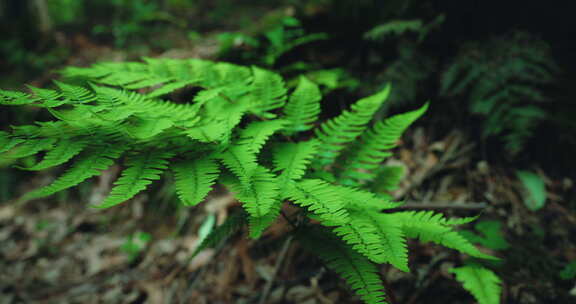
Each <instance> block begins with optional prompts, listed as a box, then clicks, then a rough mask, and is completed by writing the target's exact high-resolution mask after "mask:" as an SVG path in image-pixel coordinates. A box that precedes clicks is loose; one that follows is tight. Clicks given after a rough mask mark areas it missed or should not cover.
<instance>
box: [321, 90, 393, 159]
mask: <svg viewBox="0 0 576 304" xmlns="http://www.w3.org/2000/svg"><path fill="white" fill-rule="evenodd" d="M389 93H390V86H387V87H386V88H385V89H384V90H382V91H380V92H378V93H376V94H374V95H372V96H369V97H366V98H362V99H360V100H358V101H357V102H356V103H355V104H353V105H352V109H351V111H344V112H343V113H342V114H340V115H339V116H337V117H335V118H333V119H331V120H329V121H327V122H324V123H322V124H321V125H320V127H319V128H318V129H316V136H317V137H318V139H320V142H321V143H322V144H321V145H320V150H319V153H318V156H319V159H318V163H319V164H320V165H321V166H325V165H329V164H332V163H333V162H334V160H335V159H336V158H337V157H338V155H339V154H340V151H341V150H342V149H344V148H345V147H346V144H348V143H350V142H352V141H353V140H354V139H356V137H358V136H359V135H360V134H362V132H364V129H365V128H366V125H367V124H368V122H369V121H370V120H371V119H372V117H373V116H374V113H375V112H376V111H377V110H378V108H380V105H381V104H382V103H383V102H384V101H385V100H386V98H387V97H388V95H389Z"/></svg>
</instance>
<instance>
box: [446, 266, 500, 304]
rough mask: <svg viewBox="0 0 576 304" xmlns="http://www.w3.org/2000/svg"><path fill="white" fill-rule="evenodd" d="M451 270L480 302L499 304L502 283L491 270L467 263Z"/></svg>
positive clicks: (483, 303)
mask: <svg viewBox="0 0 576 304" xmlns="http://www.w3.org/2000/svg"><path fill="white" fill-rule="evenodd" d="M450 272H452V273H454V274H455V275H456V279H457V280H458V281H460V282H461V283H462V285H463V286H464V288H465V289H466V290H468V291H469V292H470V293H471V294H472V295H473V296H474V298H475V299H476V301H478V303H479V304H499V303H500V293H501V286H500V284H501V283H502V282H501V280H500V278H499V277H498V276H497V275H496V274H495V273H494V272H492V271H491V270H489V269H487V268H484V267H482V266H480V265H475V264H471V265H465V266H462V267H456V268H452V269H451V270H450Z"/></svg>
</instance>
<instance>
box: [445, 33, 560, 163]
mask: <svg viewBox="0 0 576 304" xmlns="http://www.w3.org/2000/svg"><path fill="white" fill-rule="evenodd" d="M558 70H559V69H558V67H557V66H556V64H555V63H554V60H553V59H552V55H551V51H550V47H549V46H548V45H547V44H546V43H545V42H544V41H542V40H540V39H537V38H535V37H533V36H531V35H529V34H527V33H524V32H511V33H509V34H507V35H505V36H502V37H497V38H494V39H492V40H490V41H489V42H487V43H480V42H474V43H469V44H467V45H465V46H464V47H462V49H461V50H460V52H459V54H458V56H457V57H456V58H455V59H454V61H453V62H452V63H451V64H450V65H449V66H448V68H447V69H446V70H445V71H444V73H443V74H442V80H441V94H442V95H443V96H453V97H455V98H459V99H462V98H464V99H466V100H468V102H469V111H470V112H471V113H473V114H478V115H482V116H483V117H485V119H486V122H485V123H484V130H483V132H484V135H485V136H490V135H503V136H504V139H505V143H506V147H507V149H508V150H509V151H510V152H512V153H517V152H518V151H519V150H520V149H521V148H522V146H523V144H524V142H525V141H526V139H527V138H528V137H530V136H531V135H532V133H533V132H534V129H535V128H536V126H537V125H538V124H539V123H540V122H541V121H542V120H543V119H545V118H546V112H545V111H544V109H543V107H542V106H541V103H542V102H543V101H546V100H547V98H546V96H545V93H544V89H545V88H546V87H547V86H549V85H550V84H551V83H552V82H554V81H555V79H556V76H557V74H558Z"/></svg>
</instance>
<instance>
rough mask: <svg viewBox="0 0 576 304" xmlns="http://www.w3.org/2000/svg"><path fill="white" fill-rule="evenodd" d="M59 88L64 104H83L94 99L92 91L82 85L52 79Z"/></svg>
mask: <svg viewBox="0 0 576 304" xmlns="http://www.w3.org/2000/svg"><path fill="white" fill-rule="evenodd" d="M54 83H55V84H56V85H57V86H58V87H59V88H60V90H61V92H62V96H63V97H64V99H65V100H66V104H83V103H89V102H92V101H94V100H96V96H95V95H94V93H93V92H92V91H90V90H88V89H86V88H84V87H81V86H75V85H71V84H67V83H63V82H60V81H54Z"/></svg>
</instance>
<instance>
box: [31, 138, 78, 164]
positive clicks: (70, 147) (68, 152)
mask: <svg viewBox="0 0 576 304" xmlns="http://www.w3.org/2000/svg"><path fill="white" fill-rule="evenodd" d="M87 145H88V142H87V141H86V140H82V139H62V140H60V141H59V142H58V144H56V146H55V147H54V148H53V149H51V150H50V151H48V152H47V153H46V155H45V156H44V158H43V159H42V160H41V161H40V162H38V163H37V164H35V165H33V166H31V167H27V168H26V167H22V168H21V169H24V170H31V171H39V170H44V169H47V168H51V167H55V166H58V165H61V164H63V163H65V162H67V161H69V160H70V159H72V158H73V157H74V156H76V155H78V153H80V152H81V151H82V150H84V148H86V146H87Z"/></svg>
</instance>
